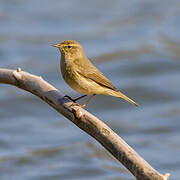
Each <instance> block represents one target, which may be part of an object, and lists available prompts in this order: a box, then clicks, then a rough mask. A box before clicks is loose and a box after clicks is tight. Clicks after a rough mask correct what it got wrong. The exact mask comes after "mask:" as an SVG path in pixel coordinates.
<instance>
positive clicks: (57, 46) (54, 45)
mask: <svg viewBox="0 0 180 180" xmlns="http://www.w3.org/2000/svg"><path fill="white" fill-rule="evenodd" d="M51 46H53V47H56V48H60V47H61V45H60V44H51Z"/></svg>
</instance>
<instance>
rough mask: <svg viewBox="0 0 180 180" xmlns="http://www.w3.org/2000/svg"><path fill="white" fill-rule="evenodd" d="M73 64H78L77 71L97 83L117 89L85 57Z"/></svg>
mask: <svg viewBox="0 0 180 180" xmlns="http://www.w3.org/2000/svg"><path fill="white" fill-rule="evenodd" d="M75 64H76V65H77V66H78V68H77V69H78V73H79V74H80V75H81V76H83V77H85V78H88V79H91V80H92V81H94V82H96V83H97V84H99V85H101V86H104V87H106V88H109V89H112V90H114V91H118V90H117V89H116V88H115V87H114V86H113V85H112V83H111V82H110V81H109V80H108V79H107V78H106V77H105V76H104V75H103V73H101V72H100V71H99V70H98V69H97V68H96V67H95V66H94V65H93V64H92V63H91V62H90V61H89V60H88V59H87V58H86V60H85V61H83V62H79V61H78V60H76V61H75Z"/></svg>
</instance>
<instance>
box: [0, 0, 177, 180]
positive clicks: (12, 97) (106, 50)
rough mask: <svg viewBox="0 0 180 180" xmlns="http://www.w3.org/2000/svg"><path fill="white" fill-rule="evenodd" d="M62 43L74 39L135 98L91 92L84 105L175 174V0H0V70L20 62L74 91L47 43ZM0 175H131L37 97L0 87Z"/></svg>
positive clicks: (124, 178) (127, 178)
mask: <svg viewBox="0 0 180 180" xmlns="http://www.w3.org/2000/svg"><path fill="white" fill-rule="evenodd" d="M66 39H74V40H77V41H79V42H80V43H81V44H82V45H83V46H84V49H85V52H86V54H87V56H88V57H89V58H90V59H92V61H93V63H94V64H96V65H97V67H98V68H99V69H100V70H101V71H102V72H103V73H104V74H105V75H106V76H107V77H108V78H109V79H111V81H112V82H113V84H114V85H115V86H116V87H117V88H118V89H120V90H121V91H122V92H124V93H125V94H126V95H128V96H129V97H131V98H133V99H134V100H135V101H137V103H139V104H140V107H139V108H136V107H134V106H133V105H131V104H129V103H127V102H124V101H122V100H120V99H118V98H114V97H107V96H101V95H99V96H97V97H95V98H94V99H93V100H92V101H91V102H90V103H89V104H88V106H87V108H86V109H88V110H89V111H90V112H91V113H93V114H94V115H96V116H97V117H99V118H100V119H102V120H103V121H104V122H105V123H106V124H108V125H109V126H110V127H111V128H112V129H113V130H114V131H115V132H116V133H118V134H119V135H120V136H121V137H123V139H124V140H125V141H126V142H128V143H129V145H131V146H132V147H133V148H134V149H135V150H136V151H137V152H138V153H139V154H140V155H141V156H142V157H143V158H144V159H145V160H147V161H148V162H149V163H150V164H151V165H152V166H153V167H154V168H155V169H157V170H158V171H159V172H160V173H162V174H164V173H167V172H169V173H170V174H171V177H170V179H172V180H179V179H180V1H179V0H148V1H147V0H133V1H126V0H111V1H103V0H99V1H84V0H69V1H66V0H61V1H59V0H53V1H49V0H31V1H25V0H13V1H12V0H0V67H1V68H14V69H15V68H17V67H21V69H22V70H24V71H28V72H30V73H33V74H35V75H38V76H42V77H43V78H44V79H45V80H47V81H48V82H50V83H51V84H52V85H54V86H55V87H56V88H58V89H59V90H61V91H62V92H63V93H64V94H67V95H71V96H72V97H77V96H79V94H78V93H76V92H75V91H73V90H72V89H71V88H69V87H68V86H67V85H66V84H65V82H64V81H63V79H62V77H61V75H60V70H59V59H60V54H59V52H58V50H57V49H56V48H53V47H51V46H50V44H52V43H56V42H60V41H63V40H66ZM81 103H83V101H81ZM0 179H1V180H41V179H43V180H60V179H61V180H71V179H73V180H86V179H87V180H97V179H101V180H133V179H135V178H134V177H133V176H132V175H131V174H130V173H129V172H128V171H127V170H126V169H125V168H124V167H123V166H122V165H121V164H120V163H119V162H118V161H117V160H115V159H114V158H113V157H112V156H111V155H110V154H109V153H108V152H107V151H106V150H104V148H103V147H101V146H100V145H99V144H98V143H97V142H96V141H95V140H94V139H93V138H91V137H89V136H88V135H87V134H86V133H84V132H83V131H81V130H80V129H79V128H77V127H76V126H75V125H74V124H72V123H71V122H70V121H68V120H67V119H65V118H64V117H63V116H62V115H60V114H58V113H57V112H56V111H55V110H53V109H52V108H51V107H49V106H48V105H47V104H45V103H44V102H42V100H40V99H38V98H37V97H35V96H33V95H31V94H29V93H28V92H24V91H22V90H20V89H17V88H15V87H12V86H8V85H3V84H0Z"/></svg>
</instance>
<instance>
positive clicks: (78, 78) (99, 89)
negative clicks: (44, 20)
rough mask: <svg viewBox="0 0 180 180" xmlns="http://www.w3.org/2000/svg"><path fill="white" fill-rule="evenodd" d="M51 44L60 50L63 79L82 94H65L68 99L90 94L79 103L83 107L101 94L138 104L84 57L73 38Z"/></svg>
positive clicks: (82, 50) (82, 51)
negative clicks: (81, 103) (74, 95)
mask: <svg viewBox="0 0 180 180" xmlns="http://www.w3.org/2000/svg"><path fill="white" fill-rule="evenodd" d="M52 46H53V47H56V48H58V49H59V50H60V53H61V61H60V69H61V74H62V77H63V79H64V80H65V82H66V83H67V84H68V85H69V86H70V87H71V88H72V89H74V90H75V91H77V92H79V93H81V94H83V95H82V96H80V97H78V98H76V99H72V98H71V97H70V96H66V97H68V98H69V99H70V100H72V101H74V102H76V101H78V100H79V99H81V98H84V97H86V96H88V95H90V97H89V99H88V100H87V101H86V102H85V103H84V105H82V106H81V105H80V106H81V107H82V108H84V107H85V106H86V105H87V104H88V103H89V102H90V100H91V99H92V98H93V97H94V96H95V95H97V94H102V95H107V96H115V97H119V98H122V99H124V100H126V101H128V102H130V103H132V104H134V105H135V106H138V104H137V103H136V102H135V101H133V100H132V99H130V98H129V97H127V96H126V95H124V94H123V93H121V92H120V91H118V89H117V88H116V87H115V86H113V84H112V83H111V82H110V80H108V79H107V78H106V77H105V76H104V74H103V73H101V72H100V71H99V70H98V69H97V68H96V67H95V66H94V65H93V63H92V62H91V61H90V60H89V59H88V58H87V57H86V55H85V52H84V49H83V47H82V46H81V45H80V43H78V42H77V41H75V40H65V41H62V42H60V43H58V44H52Z"/></svg>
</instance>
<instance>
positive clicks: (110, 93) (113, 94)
mask: <svg viewBox="0 0 180 180" xmlns="http://www.w3.org/2000/svg"><path fill="white" fill-rule="evenodd" d="M106 95H109V96H115V97H120V98H122V99H124V100H126V101H128V102H130V103H132V104H134V105H135V106H139V105H138V104H137V103H136V102H134V101H133V100H132V99H130V98H128V97H127V96H126V95H124V94H123V93H121V92H119V91H114V90H110V89H108V90H107V91H106Z"/></svg>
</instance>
